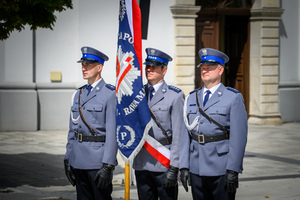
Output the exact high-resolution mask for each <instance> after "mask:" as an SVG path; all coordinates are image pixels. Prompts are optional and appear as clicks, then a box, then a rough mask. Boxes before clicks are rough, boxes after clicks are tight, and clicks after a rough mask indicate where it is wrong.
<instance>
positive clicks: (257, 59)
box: [248, 0, 283, 124]
mask: <svg viewBox="0 0 300 200" xmlns="http://www.w3.org/2000/svg"><path fill="white" fill-rule="evenodd" d="M282 13H283V10H282V9H281V8H280V4H279V0H276V1H274V0H272V1H270V0H256V1H255V3H254V4H253V7H252V10H251V18H250V21H251V22H250V23H251V27H250V41H251V45H250V103H249V120H248V123H252V124H280V123H282V121H281V117H280V113H279V98H278V96H279V95H278V83H279V70H278V66H279V20H280V19H281V14H282Z"/></svg>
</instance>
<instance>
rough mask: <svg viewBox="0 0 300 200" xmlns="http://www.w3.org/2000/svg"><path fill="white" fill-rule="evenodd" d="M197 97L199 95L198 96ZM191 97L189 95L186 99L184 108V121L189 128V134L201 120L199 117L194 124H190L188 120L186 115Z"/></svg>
mask: <svg viewBox="0 0 300 200" xmlns="http://www.w3.org/2000/svg"><path fill="white" fill-rule="evenodd" d="M196 95H197V94H196ZM189 96H190V95H188V96H187V97H186V98H185V101H184V106H183V119H184V123H185V126H186V128H187V130H188V131H189V133H190V132H191V130H193V129H194V128H195V127H196V126H197V125H198V124H199V119H200V116H199V115H198V116H197V117H196V118H195V119H194V121H193V123H191V124H189V120H188V118H187V114H186V108H187V101H188V98H189Z"/></svg>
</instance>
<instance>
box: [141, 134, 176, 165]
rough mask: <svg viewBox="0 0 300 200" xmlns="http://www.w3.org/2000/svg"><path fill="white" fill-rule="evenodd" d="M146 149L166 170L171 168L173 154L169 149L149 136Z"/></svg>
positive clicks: (145, 145)
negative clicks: (171, 155)
mask: <svg viewBox="0 0 300 200" xmlns="http://www.w3.org/2000/svg"><path fill="white" fill-rule="evenodd" d="M144 147H145V149H146V150H147V151H148V152H149V153H150V154H151V155H152V156H153V157H154V158H155V159H156V160H157V161H158V162H160V163H161V164H162V165H163V166H165V167H166V168H169V165H170V154H171V153H170V150H169V149H168V148H166V147H165V146H164V145H162V144H161V143H159V142H158V141H157V140H155V139H154V138H153V137H151V136H149V135H148V137H147V138H146V142H145V144H144Z"/></svg>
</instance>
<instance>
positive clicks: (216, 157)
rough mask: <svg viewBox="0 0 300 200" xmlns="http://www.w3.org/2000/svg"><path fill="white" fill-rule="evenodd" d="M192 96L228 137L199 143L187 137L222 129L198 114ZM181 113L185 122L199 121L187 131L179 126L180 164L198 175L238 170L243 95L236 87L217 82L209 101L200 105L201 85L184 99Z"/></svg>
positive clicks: (243, 124) (243, 127)
mask: <svg viewBox="0 0 300 200" xmlns="http://www.w3.org/2000/svg"><path fill="white" fill-rule="evenodd" d="M196 95H198V96H199V101H200V102H199V103H200V106H201V107H202V108H203V110H204V111H205V112H206V113H207V114H208V115H209V116H210V117H211V118H213V119H214V120H215V121H217V122H218V123H220V124H221V125H223V126H226V127H228V129H229V130H230V139H229V140H221V141H214V142H209V143H205V144H200V143H199V142H198V141H195V140H193V139H191V136H190V134H193V135H199V134H204V135H218V134H222V133H223V132H224V131H223V130H222V129H220V128H219V127H218V126H217V125H215V124H214V123H212V122H211V121H210V120H209V119H207V118H206V117H204V116H203V115H201V114H200V112H199V109H198V106H197V102H196ZM185 105H186V107H185V108H184V109H185V114H186V116H184V117H186V118H187V121H188V125H191V124H192V123H193V122H194V121H195V119H196V118H197V117H199V122H198V123H197V125H196V126H195V127H192V126H191V127H190V128H192V130H190V131H188V129H187V127H186V125H185V124H184V125H183V128H182V135H181V140H180V162H179V163H180V165H179V168H180V169H182V168H187V169H189V170H190V172H191V173H193V174H197V175H199V176H221V175H225V173H226V170H232V171H235V172H238V173H241V172H242V170H243V158H244V153H245V147H246V142H247V132H248V126H247V113H246V109H245V105H244V100H243V96H242V94H241V93H239V92H238V91H237V90H234V89H232V88H226V87H225V86H224V85H223V84H220V85H219V87H218V88H217V90H216V91H215V92H214V94H213V95H212V96H211V98H210V99H209V101H208V102H207V103H206V105H205V106H203V88H202V89H200V90H199V91H198V92H197V91H196V90H195V91H193V92H191V93H190V95H189V96H188V97H187V99H186V102H185Z"/></svg>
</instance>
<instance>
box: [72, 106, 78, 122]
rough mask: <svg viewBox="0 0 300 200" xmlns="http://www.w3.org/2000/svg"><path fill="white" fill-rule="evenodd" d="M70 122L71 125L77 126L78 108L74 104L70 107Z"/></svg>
mask: <svg viewBox="0 0 300 200" xmlns="http://www.w3.org/2000/svg"><path fill="white" fill-rule="evenodd" d="M71 120H72V122H73V124H78V120H79V108H78V105H76V104H75V105H73V106H72V107H71Z"/></svg>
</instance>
